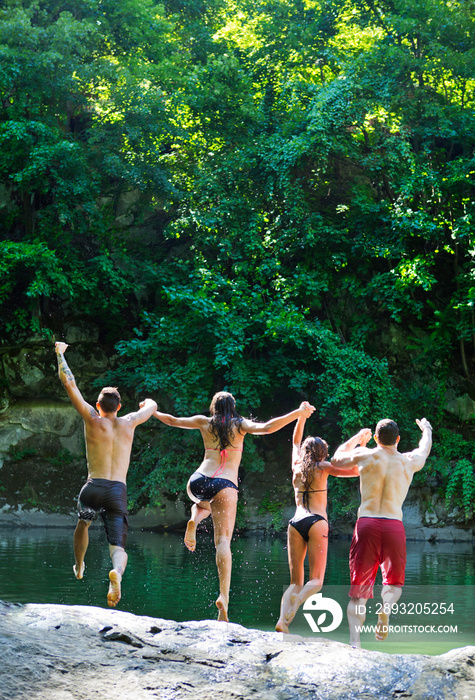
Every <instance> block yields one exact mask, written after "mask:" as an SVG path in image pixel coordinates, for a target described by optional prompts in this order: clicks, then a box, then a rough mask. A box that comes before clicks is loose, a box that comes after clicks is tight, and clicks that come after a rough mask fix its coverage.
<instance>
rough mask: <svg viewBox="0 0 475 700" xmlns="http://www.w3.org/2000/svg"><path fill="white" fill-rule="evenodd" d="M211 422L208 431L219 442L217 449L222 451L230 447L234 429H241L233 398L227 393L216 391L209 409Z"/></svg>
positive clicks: (240, 420) (240, 419) (240, 418)
mask: <svg viewBox="0 0 475 700" xmlns="http://www.w3.org/2000/svg"><path fill="white" fill-rule="evenodd" d="M209 412H210V414H211V421H210V424H209V431H210V433H212V434H213V435H214V436H215V438H217V439H218V440H219V448H220V449H221V450H224V449H225V448H226V447H229V446H230V445H232V442H231V440H232V438H233V433H234V430H233V429H234V428H235V427H236V426H237V427H238V429H240V427H241V423H242V416H240V415H239V413H237V411H236V401H235V400H234V396H233V395H232V394H230V393H229V392H227V391H218V393H217V394H215V395H214V396H213V398H212V400H211V404H210V407H209Z"/></svg>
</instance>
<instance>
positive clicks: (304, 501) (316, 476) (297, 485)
mask: <svg viewBox="0 0 475 700" xmlns="http://www.w3.org/2000/svg"><path fill="white" fill-rule="evenodd" d="M329 469H331V464H330V463H329V462H321V464H320V465H318V466H316V467H315V468H314V470H313V473H312V477H311V479H310V483H308V484H307V483H304V482H303V481H302V463H301V461H300V460H297V461H296V462H294V463H293V464H292V486H293V488H294V496H295V506H296V508H297V510H300V511H302V514H303V512H304V511H307V512H310V513H315V514H317V515H322V516H323V517H325V518H326V517H327V489H328V484H327V479H328V473H329V471H328V470H329Z"/></svg>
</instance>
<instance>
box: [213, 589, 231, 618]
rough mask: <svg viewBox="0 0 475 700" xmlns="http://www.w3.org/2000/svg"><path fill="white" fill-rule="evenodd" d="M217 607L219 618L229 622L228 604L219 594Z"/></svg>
mask: <svg viewBox="0 0 475 700" xmlns="http://www.w3.org/2000/svg"><path fill="white" fill-rule="evenodd" d="M216 607H217V608H218V620H219V621H220V622H229V620H228V606H227V604H226V603H225V601H224V598H223V596H221V595H220V596H219V598H218V600H217V601H216Z"/></svg>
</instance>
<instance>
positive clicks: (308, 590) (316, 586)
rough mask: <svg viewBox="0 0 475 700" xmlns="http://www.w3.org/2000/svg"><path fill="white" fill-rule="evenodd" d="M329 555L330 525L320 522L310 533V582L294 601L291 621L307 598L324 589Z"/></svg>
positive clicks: (323, 521)
mask: <svg viewBox="0 0 475 700" xmlns="http://www.w3.org/2000/svg"><path fill="white" fill-rule="evenodd" d="M327 553H328V523H327V521H326V520H319V521H318V522H317V523H314V524H313V525H312V527H311V528H310V530H309V531H308V568H309V580H308V581H307V583H306V584H305V586H304V587H303V588H302V589H301V590H300V591H299V593H298V595H297V596H295V598H294V600H293V604H292V607H291V608H290V610H289V612H288V616H290V619H293V618H294V617H295V613H296V612H297V610H298V609H299V607H300V606H301V605H302V604H303V603H305V601H306V600H307V598H310V596H311V595H315V593H318V592H319V591H320V590H321V589H322V586H323V579H324V578H325V569H326V567H327ZM289 622H290V620H289Z"/></svg>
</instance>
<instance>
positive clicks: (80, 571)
mask: <svg viewBox="0 0 475 700" xmlns="http://www.w3.org/2000/svg"><path fill="white" fill-rule="evenodd" d="M85 568H86V565H85V563H84V562H83V563H82V564H81V568H80V569H79V571H78V570H77V567H76V564H74V566H73V571H74V575H75V577H76V578H78V579H81V578H82V577H83V576H84V569H85Z"/></svg>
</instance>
